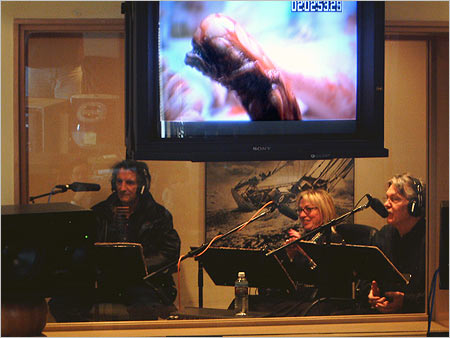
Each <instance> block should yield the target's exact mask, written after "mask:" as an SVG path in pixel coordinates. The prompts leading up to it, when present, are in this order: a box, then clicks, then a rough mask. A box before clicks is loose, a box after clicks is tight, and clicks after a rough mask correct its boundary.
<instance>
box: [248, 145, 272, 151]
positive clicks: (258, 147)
mask: <svg viewBox="0 0 450 338" xmlns="http://www.w3.org/2000/svg"><path fill="white" fill-rule="evenodd" d="M252 150H253V151H271V150H272V147H270V146H253V148H252Z"/></svg>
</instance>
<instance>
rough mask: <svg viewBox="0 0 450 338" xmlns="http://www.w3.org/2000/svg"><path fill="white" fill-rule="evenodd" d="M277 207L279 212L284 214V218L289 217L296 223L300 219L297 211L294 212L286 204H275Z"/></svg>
mask: <svg viewBox="0 0 450 338" xmlns="http://www.w3.org/2000/svg"><path fill="white" fill-rule="evenodd" d="M273 203H274V205H275V208H277V209H278V211H279V212H280V213H281V214H283V215H284V216H287V217H289V218H291V219H293V220H294V221H296V220H297V219H298V215H297V213H296V212H295V210H292V209H291V208H289V207H288V206H287V205H284V204H278V203H276V202H273Z"/></svg>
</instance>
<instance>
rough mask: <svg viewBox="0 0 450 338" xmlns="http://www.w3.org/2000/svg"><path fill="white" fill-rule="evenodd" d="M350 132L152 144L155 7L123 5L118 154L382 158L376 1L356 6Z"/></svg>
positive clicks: (156, 106)
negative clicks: (122, 146) (122, 138)
mask: <svg viewBox="0 0 450 338" xmlns="http://www.w3.org/2000/svg"><path fill="white" fill-rule="evenodd" d="M357 11H358V88H357V120H356V131H355V132H354V133H348V134H327V135H323V134H305V135H295V136H292V135H275V136H262V135H253V136H241V135H240V136H202V137H189V138H177V139H172V138H170V139H169V138H160V135H159V132H158V122H159V112H160V92H159V76H160V75H159V55H158V53H159V50H158V25H159V2H158V1H148V2H147V1H130V2H125V3H123V13H124V14H125V22H126V39H125V45H126V58H125V59H126V60H125V62H126V74H125V77H126V79H125V80H126V83H125V88H126V97H125V112H126V125H125V129H126V148H127V158H133V159H136V160H178V161H193V162H209V161H263V160H308V159H327V158H344V157H386V156H388V150H387V149H385V148H384V13H385V9H384V1H359V2H358V7H357Z"/></svg>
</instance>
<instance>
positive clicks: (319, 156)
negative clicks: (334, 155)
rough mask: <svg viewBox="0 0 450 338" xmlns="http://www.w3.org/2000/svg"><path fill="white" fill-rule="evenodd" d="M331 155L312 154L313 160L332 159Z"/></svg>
mask: <svg viewBox="0 0 450 338" xmlns="http://www.w3.org/2000/svg"><path fill="white" fill-rule="evenodd" d="M330 157H331V154H311V158H313V159H318V158H330Z"/></svg>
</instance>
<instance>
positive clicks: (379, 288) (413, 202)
mask: <svg viewBox="0 0 450 338" xmlns="http://www.w3.org/2000/svg"><path fill="white" fill-rule="evenodd" d="M424 195H425V193H424V188H423V185H422V183H421V182H420V180H419V179H417V178H414V177H412V176H411V175H409V174H401V175H396V176H394V177H393V178H391V179H390V180H389V181H388V190H387V192H386V202H385V204H384V206H385V207H386V209H387V210H388V212H389V214H388V217H387V223H388V224H387V225H385V226H384V227H383V228H382V229H381V230H380V231H379V232H378V233H377V234H376V235H375V236H374V238H373V240H372V245H375V246H378V247H379V248H380V249H381V250H382V251H383V252H384V253H385V254H386V255H387V256H388V257H389V259H390V260H391V261H392V263H393V264H394V265H395V266H396V267H397V268H398V270H399V271H400V272H401V273H403V274H408V275H410V276H411V279H410V282H409V284H408V285H407V286H395V285H382V284H381V283H379V282H377V281H372V284H371V289H370V292H369V295H368V302H369V305H370V306H371V308H372V309H373V310H375V311H377V312H381V313H399V312H403V313H406V312H424V311H425V238H426V236H425V228H426V226H425V218H424V216H425V196H424Z"/></svg>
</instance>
